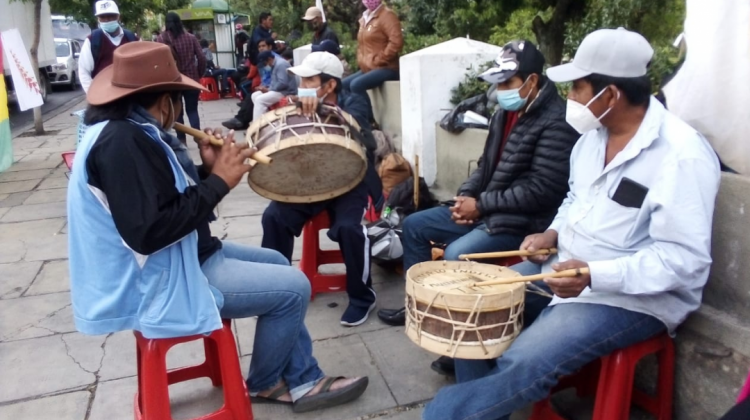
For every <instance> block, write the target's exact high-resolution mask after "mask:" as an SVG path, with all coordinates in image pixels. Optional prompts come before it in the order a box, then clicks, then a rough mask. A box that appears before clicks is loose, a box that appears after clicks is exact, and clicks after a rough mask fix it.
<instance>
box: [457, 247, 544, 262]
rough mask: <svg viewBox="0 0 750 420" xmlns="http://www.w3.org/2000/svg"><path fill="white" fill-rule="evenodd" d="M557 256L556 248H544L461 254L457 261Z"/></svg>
mask: <svg viewBox="0 0 750 420" xmlns="http://www.w3.org/2000/svg"><path fill="white" fill-rule="evenodd" d="M550 254H557V248H545V249H538V250H536V251H534V252H529V251H526V250H522V249H519V250H518V251H503V252H483V253H481V254H461V255H459V256H458V259H459V260H481V259H487V258H508V257H531V256H534V255H550Z"/></svg>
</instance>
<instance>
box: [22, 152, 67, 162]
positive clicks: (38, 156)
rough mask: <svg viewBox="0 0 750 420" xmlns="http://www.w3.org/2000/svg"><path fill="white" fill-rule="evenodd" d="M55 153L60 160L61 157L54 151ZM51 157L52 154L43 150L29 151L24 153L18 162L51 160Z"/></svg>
mask: <svg viewBox="0 0 750 420" xmlns="http://www.w3.org/2000/svg"><path fill="white" fill-rule="evenodd" d="M55 155H56V156H57V157H58V158H59V160H60V162H62V157H61V156H60V155H59V154H57V153H55ZM51 157H52V154H50V153H43V152H39V153H34V152H33V151H32V153H29V154H28V155H26V156H24V157H23V158H21V160H20V162H29V163H31V162H49V161H52V159H50V158H51Z"/></svg>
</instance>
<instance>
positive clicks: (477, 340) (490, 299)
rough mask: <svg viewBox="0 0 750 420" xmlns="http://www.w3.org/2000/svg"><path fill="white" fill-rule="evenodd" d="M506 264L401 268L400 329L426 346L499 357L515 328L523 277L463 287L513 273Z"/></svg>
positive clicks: (520, 320)
mask: <svg viewBox="0 0 750 420" xmlns="http://www.w3.org/2000/svg"><path fill="white" fill-rule="evenodd" d="M518 275H519V274H518V273H517V272H515V271H513V270H511V269H509V268H507V267H500V266H495V265H489V264H480V263H475V262H463V261H430V262H424V263H420V264H417V265H415V266H413V267H412V268H410V269H409V271H408V272H407V273H406V315H407V316H406V334H407V336H408V337H409V338H410V339H411V340H412V341H413V342H414V343H416V344H417V345H418V346H420V347H422V348H424V349H426V350H429V351H431V352H434V353H437V354H440V355H444V356H450V357H458V358H462V359H491V358H496V357H499V356H500V355H501V354H502V353H503V352H504V351H505V350H506V349H507V348H508V347H510V344H511V343H512V342H513V340H514V339H515V338H516V337H517V336H518V334H519V333H520V331H521V327H522V323H523V318H522V314H523V304H524V295H525V290H526V287H525V285H524V283H515V284H508V285H494V286H477V287H469V286H468V285H469V284H471V283H475V282H476V283H480V282H482V281H491V280H498V279H501V278H508V277H516V276H518Z"/></svg>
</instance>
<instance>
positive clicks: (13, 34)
mask: <svg viewBox="0 0 750 420" xmlns="http://www.w3.org/2000/svg"><path fill="white" fill-rule="evenodd" d="M0 36H1V37H2V41H3V51H4V54H5V59H6V60H7V63H8V67H10V74H11V76H12V77H13V87H14V88H15V89H14V90H15V92H16V97H17V98H18V106H19V108H20V109H21V111H26V110H27V109H31V108H36V107H38V106H42V104H43V103H44V101H43V100H42V91H41V89H40V88H39V82H38V81H37V80H36V73H35V72H34V68H33V67H31V60H29V54H28V53H27V50H26V47H24V45H23V40H22V39H21V33H20V32H18V29H15V28H14V29H9V30H7V31H4V32H1V33H0Z"/></svg>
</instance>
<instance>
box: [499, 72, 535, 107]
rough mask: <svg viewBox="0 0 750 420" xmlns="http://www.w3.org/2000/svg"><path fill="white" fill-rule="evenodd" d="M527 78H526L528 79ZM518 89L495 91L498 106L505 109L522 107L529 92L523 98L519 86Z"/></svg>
mask: <svg viewBox="0 0 750 420" xmlns="http://www.w3.org/2000/svg"><path fill="white" fill-rule="evenodd" d="M528 80H529V79H526V81H528ZM525 84H526V82H523V85H525ZM523 85H521V87H519V88H518V89H508V90H498V91H497V103H498V104H500V108H502V109H504V110H506V111H518V110H519V109H521V108H523V107H524V106H525V105H526V102H527V101H528V99H529V95H531V92H529V95H526V97H525V98H522V97H521V95H520V94H519V92H520V91H521V88H522V87H523Z"/></svg>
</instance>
